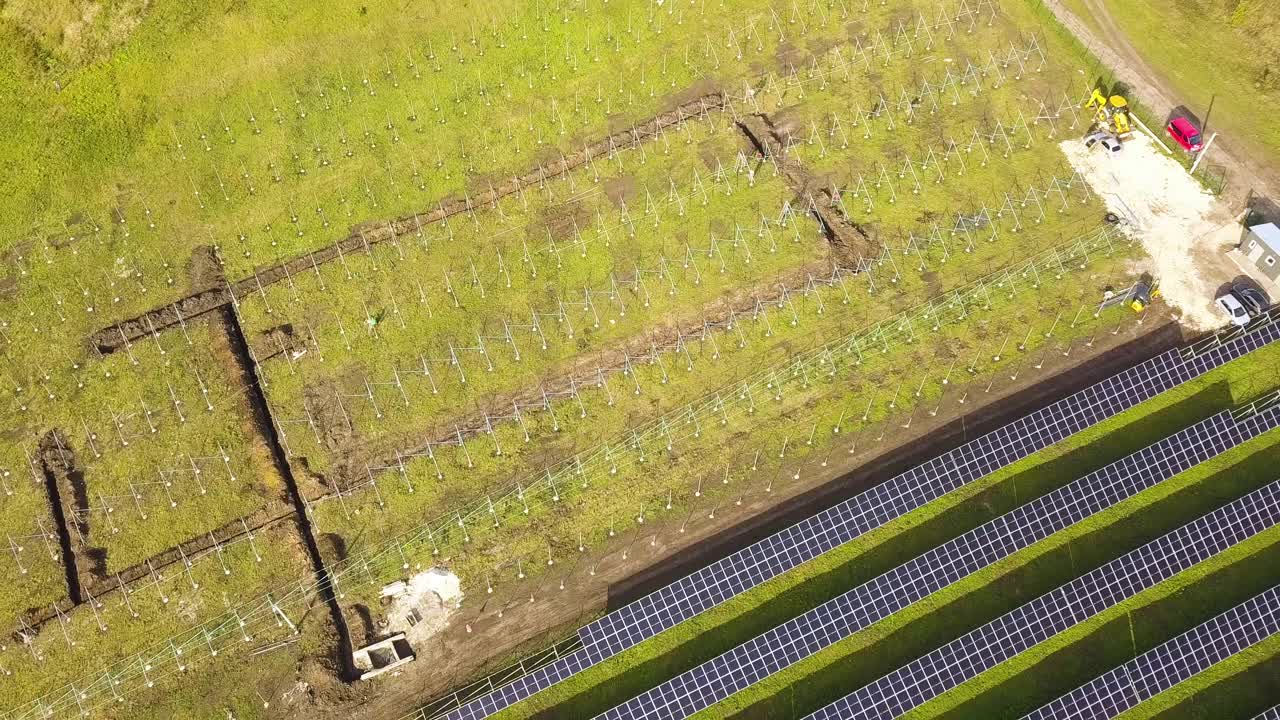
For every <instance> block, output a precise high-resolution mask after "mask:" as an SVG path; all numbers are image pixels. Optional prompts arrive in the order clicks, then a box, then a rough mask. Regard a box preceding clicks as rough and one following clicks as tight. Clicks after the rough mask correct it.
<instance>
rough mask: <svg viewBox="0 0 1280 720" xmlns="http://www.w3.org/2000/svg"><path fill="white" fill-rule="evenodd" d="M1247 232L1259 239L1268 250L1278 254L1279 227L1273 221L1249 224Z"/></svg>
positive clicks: (1279, 244) (1279, 249)
mask: <svg viewBox="0 0 1280 720" xmlns="http://www.w3.org/2000/svg"><path fill="white" fill-rule="evenodd" d="M1249 232H1251V233H1253V234H1254V235H1255V236H1256V237H1257V238H1258V239H1259V240H1261V241H1262V244H1263V245H1266V246H1267V249H1268V250H1270V251H1271V252H1273V253H1275V254H1277V255H1280V227H1276V224H1275V223H1264V224H1262V225H1253V226H1250V228H1249Z"/></svg>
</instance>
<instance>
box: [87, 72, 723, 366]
mask: <svg viewBox="0 0 1280 720" xmlns="http://www.w3.org/2000/svg"><path fill="white" fill-rule="evenodd" d="M726 107H727V99H726V97H725V95H724V93H723V92H720V91H715V92H711V93H708V94H706V95H703V96H701V97H698V98H696V99H694V100H690V101H689V102H686V103H683V104H681V105H679V106H678V107H676V108H675V109H674V110H671V111H669V112H665V113H663V114H661V115H658V116H656V117H654V118H652V119H650V120H648V121H645V122H643V123H640V124H638V125H634V126H632V127H631V128H629V129H627V130H623V131H621V132H617V133H614V134H612V135H609V136H608V137H606V138H604V139H602V140H597V141H595V142H593V143H590V144H588V145H586V146H585V147H583V148H582V149H581V150H578V151H576V152H573V153H570V154H569V155H561V156H560V159H558V160H556V161H554V162H551V163H548V164H545V165H543V164H539V165H538V167H537V168H536V169H534V170H530V171H529V172H526V173H525V174H524V175H521V176H519V177H512V178H511V179H510V180H509V181H507V182H505V183H502V184H500V185H498V186H496V187H491V188H490V189H489V190H486V191H484V192H481V193H477V194H476V195H474V196H472V195H471V194H469V193H468V194H466V195H464V196H463V197H456V196H455V197H452V198H449V199H446V200H442V201H440V203H439V204H438V205H437V207H436V208H435V209H433V210H430V211H427V212H422V213H416V214H413V215H407V216H404V217H400V218H396V219H394V220H390V221H378V222H369V223H364V224H361V225H356V226H354V227H353V228H352V230H351V234H350V235H348V236H347V237H346V238H344V239H342V240H340V241H338V242H337V243H334V244H333V245H329V246H328V247H325V248H322V249H320V250H315V251H312V252H309V253H307V254H305V255H302V256H300V257H297V258H294V259H293V260H289V261H286V262H284V263H280V264H278V265H273V266H271V267H266V268H261V269H256V270H254V272H253V275H252V276H250V277H247V278H245V279H243V280H240V281H238V282H235V283H229V282H226V281H222V284H221V285H220V286H217V287H210V288H205V289H202V290H199V291H197V292H194V293H192V294H191V295H188V296H186V297H184V298H181V299H179V300H176V301H174V302H172V303H169V304H168V305H164V306H162V307H158V308H155V309H153V310H149V311H147V312H146V313H143V314H142V315H139V316H137V317H134V318H130V319H128V320H124V321H121V322H119V323H116V324H114V325H111V326H110V327H106V328H103V329H102V330H99V331H97V332H95V333H93V334H92V335H90V336H89V344H90V346H91V347H93V348H95V349H96V350H97V351H98V352H101V353H111V352H115V351H116V350H120V349H121V348H126V347H128V346H129V345H130V344H131V343H133V342H137V341H138V340H141V339H143V338H146V337H147V336H148V335H152V334H155V333H158V332H161V331H163V330H167V329H170V328H173V327H176V326H180V325H182V324H183V323H185V322H187V321H190V320H191V319H192V318H195V317H199V316H200V315H203V314H205V313H208V312H211V311H213V310H216V309H218V308H220V307H224V306H226V305H228V304H230V303H231V302H232V300H233V299H235V300H240V299H243V298H247V297H249V296H250V295H252V294H254V293H256V292H260V291H261V290H262V288H265V287H268V286H270V285H272V284H274V283H278V282H282V281H285V280H287V279H289V278H291V277H292V276H294V275H300V274H302V273H307V272H316V271H317V268H318V267H319V266H320V265H323V264H324V263H327V262H330V261H333V260H337V259H338V258H339V257H341V256H342V255H345V254H350V253H359V252H365V251H367V250H368V248H369V247H371V246H373V245H376V244H378V243H381V242H386V241H388V240H392V239H395V238H399V237H402V236H405V235H408V234H410V233H414V232H417V230H418V229H419V228H420V227H422V226H424V225H430V224H432V223H438V222H441V221H443V220H445V219H447V218H450V217H453V216H455V215H459V214H462V213H470V212H473V211H475V210H477V209H481V208H483V207H484V206H486V205H488V206H491V207H492V206H494V205H496V204H497V202H498V200H501V199H502V198H504V197H507V196H509V195H513V194H515V193H517V192H520V191H522V190H523V189H525V188H529V187H533V186H536V185H539V184H541V183H543V182H545V181H547V180H549V179H552V178H554V177H557V176H559V175H563V174H565V173H567V172H569V171H570V170H573V169H575V168H579V167H582V166H583V165H586V164H587V163H588V162H590V161H592V160H594V159H595V158H599V157H607V156H610V155H612V154H613V153H614V152H616V151H618V150H624V149H627V148H632V147H635V146H637V145H639V144H640V143H642V142H644V141H646V140H649V139H651V138H654V137H657V136H658V135H659V134H660V133H663V132H665V131H666V130H667V129H669V128H673V127H677V126H679V125H680V124H681V123H683V122H685V121H687V120H691V119H695V118H703V117H706V116H707V113H709V112H711V111H713V110H722V109H724V108H726Z"/></svg>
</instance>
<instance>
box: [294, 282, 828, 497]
mask: <svg viewBox="0 0 1280 720" xmlns="http://www.w3.org/2000/svg"><path fill="white" fill-rule="evenodd" d="M837 272H840V268H839V267H838V266H837V264H835V263H834V262H833V261H832V260H821V261H818V262H814V263H809V264H807V265H804V266H801V267H798V268H795V269H794V270H791V271H789V272H788V273H786V274H785V275H783V276H780V277H776V278H773V280H772V281H771V282H769V283H768V284H767V285H763V286H760V287H756V288H752V289H750V290H749V291H744V292H741V293H738V294H737V295H736V296H735V297H730V298H722V299H720V300H717V301H715V302H713V303H711V304H709V305H707V306H704V307H703V308H701V309H700V311H699V313H698V316H697V318H696V320H695V319H693V318H681V319H678V320H674V321H671V322H667V323H663V324H660V325H656V326H654V327H652V328H650V329H649V330H648V331H647V332H646V333H644V334H643V335H637V336H632V337H630V338H627V339H625V340H622V341H620V342H618V343H616V344H614V345H612V346H609V347H604V348H601V349H599V350H597V351H595V352H591V353H588V354H585V355H579V356H576V358H575V359H574V360H573V361H572V362H571V364H570V365H569V366H568V367H565V368H564V369H563V370H561V371H560V372H558V373H557V374H556V375H555V376H554V377H551V378H549V379H545V380H542V381H539V382H538V383H537V385H536V388H528V387H526V388H525V389H521V390H516V391H510V392H506V393H500V394H498V395H496V396H494V397H492V398H489V399H488V402H487V404H486V406H485V408H484V409H481V410H478V411H476V412H471V413H468V414H466V415H458V416H450V417H446V418H444V419H442V420H441V421H440V422H439V423H437V424H436V426H435V427H434V428H432V429H430V430H428V431H426V432H425V433H422V435H423V436H424V439H421V440H418V441H416V442H414V443H413V444H411V445H407V446H405V447H402V448H398V449H396V450H392V451H386V450H383V449H378V448H369V447H368V445H367V444H366V441H365V440H364V439H363V438H361V437H360V435H359V433H357V432H355V431H354V430H350V431H348V432H344V433H338V432H332V431H322V432H323V434H324V436H325V438H326V440H327V445H328V446H329V449H330V450H333V451H334V452H335V455H336V456H337V464H336V465H335V468H334V470H333V471H332V474H331V475H329V476H326V477H324V478H323V479H319V478H318V477H317V479H318V485H319V486H323V487H324V488H328V489H326V490H323V491H321V492H319V493H317V494H314V495H310V496H308V500H309V501H311V502H317V501H320V500H325V499H329V498H331V497H333V490H332V488H333V487H335V486H336V487H337V488H338V489H339V490H341V491H346V490H349V489H351V488H352V487H354V486H355V485H358V484H360V483H361V482H365V481H367V479H368V473H367V472H366V470H365V465H366V464H367V465H370V466H377V467H396V466H397V465H398V464H399V463H400V462H402V461H403V459H404V458H405V457H410V456H415V455H424V454H426V452H427V449H428V448H429V447H432V448H434V447H440V446H442V445H446V444H456V443H457V442H458V439H459V438H462V439H464V440H469V439H471V438H474V437H479V436H483V435H486V434H487V433H488V430H489V425H490V423H488V422H486V418H489V419H492V418H494V417H504V416H509V415H510V413H511V412H512V408H513V407H519V408H521V409H522V410H528V409H533V410H535V411H536V410H537V409H540V408H543V407H544V398H545V399H546V400H549V401H553V402H554V401H563V400H565V399H566V398H570V397H572V395H573V393H574V392H576V391H577V390H581V389H583V388H588V387H593V386H594V385H595V383H596V382H597V380H598V378H599V373H600V372H603V373H605V374H606V378H608V377H609V376H613V375H616V374H618V373H620V372H621V371H623V370H624V368H626V366H627V361H628V358H629V359H630V362H631V363H632V364H633V365H634V364H636V363H637V362H645V361H647V360H648V359H649V358H651V357H652V356H653V355H654V353H655V352H656V353H660V354H663V355H668V356H669V355H672V354H673V353H674V352H677V351H678V350H679V348H680V344H681V342H682V341H683V342H684V343H685V344H690V343H697V342H700V341H701V339H702V338H703V337H704V333H705V332H706V331H711V332H721V331H725V330H727V328H728V326H729V324H730V323H731V322H733V320H734V318H742V317H743V316H744V315H750V314H751V313H752V312H753V311H754V310H755V308H756V306H757V303H760V304H764V305H769V304H776V303H778V302H780V301H782V300H783V299H784V298H785V297H787V296H788V295H789V294H795V293H799V292H803V290H804V288H805V287H806V286H807V285H808V283H809V282H810V281H812V282H814V283H815V284H818V285H825V284H827V283H828V282H829V280H830V278H832V277H835V273H837ZM722 341H724V342H731V340H730V338H729V337H725V338H722ZM328 389H330V390H333V388H328ZM544 393H545V395H544ZM310 397H312V401H311V406H312V407H314V408H319V409H322V408H323V407H326V406H325V405H324V404H323V403H322V402H319V401H318V400H317V399H316V397H317V396H316V395H311V396H310ZM339 422H340V421H339ZM318 424H320V425H324V426H325V427H326V428H327V427H328V426H329V424H330V423H318ZM343 427H344V429H345V426H343ZM292 460H293V461H294V463H295V464H296V465H301V469H303V471H304V472H305V466H306V461H305V458H298V457H294V458H292ZM300 461H301V462H300ZM330 480H332V483H331V482H330Z"/></svg>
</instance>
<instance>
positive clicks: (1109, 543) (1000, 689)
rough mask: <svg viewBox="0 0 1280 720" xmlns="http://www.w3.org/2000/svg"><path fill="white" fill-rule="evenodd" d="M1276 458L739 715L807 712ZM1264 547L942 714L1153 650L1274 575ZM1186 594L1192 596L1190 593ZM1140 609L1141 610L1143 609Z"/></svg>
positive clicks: (1151, 533) (1160, 529) (960, 604)
mask: <svg viewBox="0 0 1280 720" xmlns="http://www.w3.org/2000/svg"><path fill="white" fill-rule="evenodd" d="M1277 463H1280V446H1275V445H1273V446H1271V447H1268V448H1266V449H1263V450H1260V451H1257V452H1255V453H1253V454H1251V455H1249V456H1248V457H1246V458H1244V459H1242V460H1240V461H1239V462H1237V463H1235V464H1233V465H1231V466H1230V467H1227V468H1225V469H1223V470H1222V471H1219V472H1217V473H1215V474H1214V475H1212V476H1210V477H1207V478H1205V479H1203V480H1202V481H1201V482H1198V483H1196V484H1194V485H1192V486H1190V487H1187V488H1185V489H1183V490H1181V491H1179V492H1178V493H1175V494H1174V495H1171V496H1169V497H1167V498H1164V499H1162V500H1160V501H1158V502H1155V503H1152V504H1151V505H1149V506H1147V507H1145V508H1143V509H1142V510H1141V511H1140V512H1139V513H1138V514H1137V515H1136V516H1132V517H1131V518H1129V519H1125V520H1122V521H1118V522H1115V523H1113V524H1111V525H1110V526H1107V527H1105V528H1100V529H1098V530H1095V531H1094V532H1091V533H1089V534H1088V535H1085V536H1083V537H1080V538H1078V539H1076V540H1075V541H1073V542H1071V543H1069V544H1068V545H1066V546H1064V547H1061V548H1058V549H1056V550H1054V551H1052V552H1049V553H1046V554H1045V555H1042V556H1040V557H1038V558H1036V559H1035V560H1032V561H1031V562H1030V563H1028V564H1026V565H1024V566H1022V567H1020V568H1018V569H1016V570H1014V571H1012V572H1009V573H1007V574H1005V575H1003V576H1001V577H1000V578H998V579H996V580H995V581H993V582H992V583H990V584H988V585H986V586H985V587H983V588H981V589H979V590H975V591H973V592H971V593H969V594H967V595H964V596H963V597H960V598H957V599H956V600H955V601H953V602H951V603H949V604H947V605H945V606H942V607H940V608H937V609H936V610H934V611H933V612H931V613H930V614H929V615H927V616H925V617H923V618H920V619H918V620H916V621H914V622H912V623H911V624H910V625H908V626H906V627H904V628H902V629H900V630H898V631H896V632H894V633H892V634H891V635H889V636H888V637H886V638H885V639H884V640H883V641H881V642H878V643H876V644H874V645H872V646H870V647H865V648H861V649H859V650H855V651H853V652H852V653H851V654H849V655H847V656H845V657H843V658H840V659H838V660H835V661H834V662H832V663H830V664H828V665H827V666H826V667H823V668H821V669H819V670H818V671H816V672H814V673H812V674H810V675H808V676H806V677H805V678H803V679H801V680H798V681H797V682H795V683H793V684H792V685H791V687H790V688H788V691H784V692H782V693H779V694H777V695H775V696H773V697H772V698H770V699H768V700H765V701H762V702H759V703H756V704H755V705H753V706H752V707H750V708H748V709H747V710H745V711H743V712H741V713H739V714H738V715H737V716H736V717H738V718H766V717H767V718H788V717H803V716H804V715H806V714H808V713H810V712H813V711H815V710H817V709H818V708H820V707H822V706H824V705H826V704H828V703H830V702H832V701H834V700H836V699H838V698H840V697H843V696H844V695H846V694H847V693H849V692H850V691H852V690H854V689H856V688H858V687H861V686H863V685H865V684H867V683H869V682H871V681H873V680H875V679H877V678H879V677H880V676H882V675H884V674H885V673H887V672H889V671H891V670H893V669H895V668H897V667H899V666H901V665H904V664H906V663H907V662H910V661H911V660H914V659H915V658H917V657H919V656H921V655H923V654H925V653H927V652H929V651H931V650H933V649H934V648H936V647H939V646H941V645H943V644H945V643H947V642H950V641H951V640H953V639H955V638H957V637H960V636H961V635H963V634H965V633H967V632H968V631H970V630H972V629H974V628H977V627H979V626H981V625H983V624H985V623H987V622H990V621H991V620H994V619H995V618H997V617H999V616H1001V615H1003V614H1005V613H1007V612H1009V611H1011V610H1013V609H1014V608H1016V607H1018V606H1019V605H1022V604H1024V603H1026V602H1028V601H1030V600H1032V599H1034V598H1036V597H1038V596H1040V595H1042V594H1044V593H1046V592H1049V591H1050V590H1053V589H1054V588H1056V587H1058V586H1059V585H1062V584H1064V583H1067V582H1069V581H1071V580H1072V579H1074V578H1076V577H1078V576H1080V575H1082V574H1084V573H1086V572H1089V571H1090V570H1093V569H1095V568H1097V567H1099V566H1101V565H1103V564H1105V563H1106V562H1108V561H1110V560H1112V559H1114V558H1116V557H1119V556H1121V555H1123V554H1125V553H1127V552H1129V551H1130V550H1133V549H1135V548H1137V547H1139V546H1141V545H1143V544H1145V543H1147V542H1150V541H1151V540H1154V539H1155V538H1157V537H1159V536H1161V535H1163V534H1165V533H1167V532H1170V531H1172V530H1174V529H1176V528H1178V527H1180V526H1181V525H1184V524H1186V523H1188V522H1190V521H1192V520H1194V519H1196V518H1197V517H1200V516H1201V515H1203V514H1205V513H1206V512H1209V511H1211V510H1213V509H1215V508H1217V507H1220V506H1222V505H1224V504H1226V503H1228V502H1230V501H1231V500H1234V499H1236V498H1238V497H1240V496H1242V495H1245V494H1247V493H1249V492H1251V491H1252V490H1254V489H1256V488H1258V487H1261V486H1263V485H1265V484H1267V483H1268V482H1271V481H1272V480H1274V479H1275V477H1276V474H1277V470H1276V467H1277ZM1260 555H1265V556H1266V561H1265V562H1263V561H1259V560H1256V558H1249V559H1248V560H1246V561H1242V562H1239V563H1236V564H1235V565H1233V566H1232V568H1237V567H1244V568H1246V569H1245V570H1235V569H1226V570H1223V571H1221V572H1219V573H1217V574H1216V575H1215V576H1214V577H1218V576H1221V577H1223V578H1224V581H1225V579H1227V578H1229V579H1230V582H1231V583H1233V584H1232V585H1231V586H1230V587H1229V588H1225V587H1222V584H1221V583H1220V582H1219V581H1217V580H1210V581H1208V582H1203V583H1198V584H1197V585H1195V586H1194V587H1191V588H1188V589H1187V590H1185V591H1183V592H1181V593H1179V594H1178V595H1177V596H1176V605H1171V604H1169V603H1168V602H1165V601H1162V602H1161V603H1158V604H1156V605H1154V606H1153V608H1166V610H1159V609H1155V610H1146V609H1144V610H1142V611H1139V612H1137V613H1135V614H1134V616H1135V631H1134V634H1133V635H1131V634H1130V631H1129V625H1128V622H1127V621H1124V622H1120V623H1118V624H1117V623H1108V624H1107V625H1106V626H1104V627H1103V628H1102V629H1100V630H1097V631H1095V632H1094V633H1092V634H1091V635H1090V636H1089V639H1088V641H1087V642H1086V641H1082V643H1083V644H1081V643H1077V645H1080V647H1079V648H1077V646H1076V645H1072V646H1071V648H1068V649H1066V650H1063V651H1062V652H1059V653H1056V654H1055V655H1054V656H1052V657H1051V658H1050V659H1048V660H1045V661H1043V662H1041V663H1038V664H1037V665H1035V666H1034V667H1033V668H1031V669H1029V670H1027V671H1024V672H1022V673H1020V674H1018V675H1015V676H1014V677H1012V678H1011V679H1009V680H1006V681H1005V682H1004V683H1002V684H1001V685H999V686H997V687H995V688H992V689H991V690H989V691H988V692H986V693H984V694H982V695H980V696H978V697H977V698H974V699H973V700H971V701H969V702H966V703H964V704H962V705H961V706H959V707H957V708H955V709H953V710H952V711H951V712H948V713H945V714H944V715H942V717H945V718H947V720H960V719H961V718H975V717H980V718H1001V717H1021V716H1022V715H1023V714H1024V713H1026V712H1029V711H1031V710H1033V709H1035V708H1036V707H1038V706H1039V705H1041V704H1043V703H1045V702H1048V701H1049V700H1052V699H1053V698H1055V697H1057V696H1058V695H1061V694H1062V693H1064V692H1067V691H1069V690H1071V689H1073V688H1075V687H1077V686H1079V685H1081V684H1083V683H1084V682H1087V681H1088V680H1090V679H1092V678H1093V677H1094V676H1096V675H1097V674H1099V673H1100V672H1102V671H1103V670H1105V669H1108V668H1110V667H1112V666H1114V665H1118V664H1120V663H1122V662H1124V661H1125V660H1127V659H1129V658H1131V657H1133V656H1134V654H1135V652H1145V651H1146V650H1148V649H1150V648H1151V647H1154V646H1155V645H1158V644H1160V643H1161V642H1164V641H1165V640H1167V639H1169V637H1171V636H1172V635H1176V634H1178V633H1180V632H1183V631H1184V630H1186V629H1189V628H1190V627H1192V626H1194V625H1196V624H1198V623H1199V622H1203V621H1204V620H1207V619H1208V618H1210V617H1212V616H1213V615H1216V614H1218V613H1219V612H1221V611H1223V610H1225V609H1227V608H1228V607H1231V606H1233V605H1235V604H1237V603H1239V602H1241V601H1243V600H1245V599H1246V598H1248V597H1250V596H1252V595H1254V594H1256V593H1257V592H1260V591H1261V590H1263V589H1265V588H1266V587H1268V586H1270V584H1273V583H1274V582H1275V580H1276V576H1277V574H1280V573H1277V572H1276V571H1275V570H1270V569H1269V568H1274V567H1277V565H1275V560H1276V559H1277V557H1280V546H1276V547H1275V548H1269V549H1268V551H1267V552H1265V553H1260ZM1268 563H1270V565H1268ZM1237 574H1240V577H1237ZM1183 598H1191V599H1190V600H1189V601H1188V602H1186V603H1184V602H1183V601H1182V599H1183ZM1169 602H1173V601H1169ZM1167 608H1174V609H1173V610H1168V609H1167ZM1202 609H1203V610H1204V612H1203V613H1202V612H1201V610H1202ZM1169 614H1171V616H1170V617H1167V618H1166V617H1165V615H1169ZM1139 617H1142V618H1143V619H1141V620H1139V619H1137V618H1139ZM1197 618H1198V619H1197ZM1176 628H1180V629H1176ZM1135 640H1136V643H1137V645H1136V651H1135ZM1060 656H1061V657H1060Z"/></svg>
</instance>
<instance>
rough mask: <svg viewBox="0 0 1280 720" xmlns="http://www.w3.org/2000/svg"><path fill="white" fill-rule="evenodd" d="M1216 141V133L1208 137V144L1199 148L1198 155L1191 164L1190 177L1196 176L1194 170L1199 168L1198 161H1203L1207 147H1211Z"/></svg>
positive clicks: (1207, 150)
mask: <svg viewBox="0 0 1280 720" xmlns="http://www.w3.org/2000/svg"><path fill="white" fill-rule="evenodd" d="M1217 139H1218V133H1214V134H1212V135H1210V136H1209V142H1207V143H1205V144H1204V147H1202V148H1200V154H1199V155H1197V156H1196V161H1195V162H1193V163H1191V174H1192V175H1195V174H1196V168H1198V167H1200V161H1201V160H1203V159H1204V156H1205V154H1206V153H1208V152H1209V147H1210V146H1211V145H1213V141H1214V140H1217Z"/></svg>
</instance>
